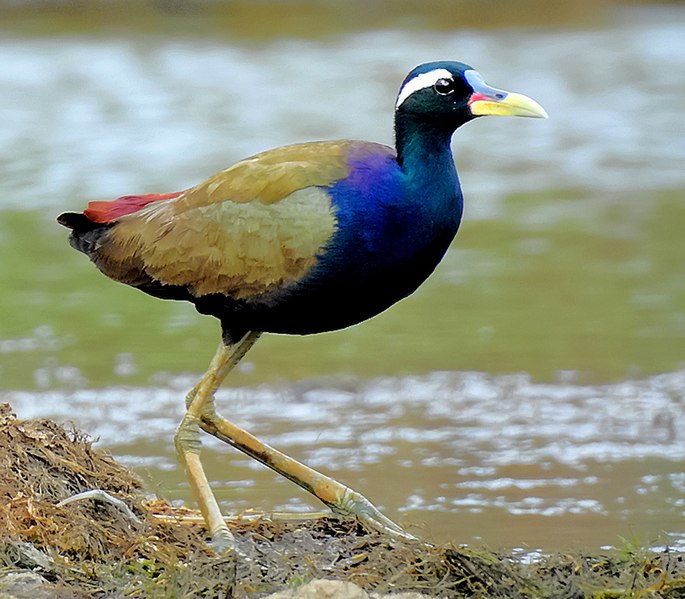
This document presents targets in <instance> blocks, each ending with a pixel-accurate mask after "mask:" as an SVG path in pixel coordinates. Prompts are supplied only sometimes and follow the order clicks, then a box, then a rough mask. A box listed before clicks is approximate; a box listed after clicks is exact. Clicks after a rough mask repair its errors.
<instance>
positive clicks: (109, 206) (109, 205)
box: [83, 191, 183, 224]
mask: <svg viewBox="0 0 685 599" xmlns="http://www.w3.org/2000/svg"><path fill="white" fill-rule="evenodd" d="M182 193H183V192H182V191H177V192H174V193H148V194H146V195H142V196H121V197H120V198H117V199H116V200H109V201H97V202H88V208H86V209H85V210H84V211H83V214H85V215H86V216H87V217H88V218H89V219H90V220H92V221H93V222H94V223H102V224H107V223H111V222H113V221H115V220H117V219H118V218H119V217H121V216H124V215H126V214H133V213H134V212H138V210H140V209H141V208H144V207H145V206H147V205H148V204H150V203H151V202H158V201H159V200H171V199H173V198H177V197H178V196H180V195H181V194H182Z"/></svg>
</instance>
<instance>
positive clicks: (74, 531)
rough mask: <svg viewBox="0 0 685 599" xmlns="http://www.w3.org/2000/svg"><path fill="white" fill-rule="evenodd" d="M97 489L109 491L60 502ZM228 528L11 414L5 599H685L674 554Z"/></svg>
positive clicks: (5, 476)
mask: <svg viewBox="0 0 685 599" xmlns="http://www.w3.org/2000/svg"><path fill="white" fill-rule="evenodd" d="M94 489H97V490H99V491H102V492H103V493H99V494H95V495H93V496H87V497H84V498H82V499H77V500H74V501H71V502H69V503H65V504H60V502H61V501H63V500H64V499H67V498H70V497H73V496H75V495H76V494H78V493H82V492H84V491H91V490H94ZM110 498H114V499H115V500H120V502H122V503H117V502H116V501H112V499H110ZM230 526H231V528H232V530H233V533H234V535H235V536H236V540H237V543H238V547H239V550H240V552H241V556H239V558H238V559H235V560H234V559H232V558H231V557H224V556H218V555H216V554H214V553H213V552H212V550H211V549H210V548H209V547H208V546H207V545H206V542H205V531H204V529H203V528H202V525H201V524H200V523H199V519H198V514H197V513H196V512H195V511H193V510H190V509H187V508H179V507H174V506H171V505H169V504H168V503H167V502H165V501H164V500H161V499H158V498H151V497H150V496H149V495H147V494H146V492H145V490H144V489H143V488H142V485H141V483H140V481H139V480H138V479H137V478H136V476H135V475H133V474H132V473H131V472H129V471H128V470H127V469H125V468H124V467H122V466H121V465H119V464H118V463H117V462H116V461H115V460H114V459H113V458H112V457H111V456H109V455H107V454H106V453H104V452H102V451H99V450H95V449H93V447H92V446H91V442H90V440H89V438H88V437H87V436H86V435H84V434H83V433H81V432H79V431H76V430H65V429H64V428H62V427H60V426H59V425H57V424H56V423H54V422H52V421H49V420H28V421H19V420H17V419H16V418H15V416H14V415H13V414H12V412H11V408H10V407H9V406H8V405H6V404H5V405H3V406H2V408H1V409H0V596H1V597H3V599H4V598H5V597H7V598H11V597H31V599H40V598H42V597H46V598H47V597H57V598H59V597H65V598H66V597H70V598H71V597H77V598H80V597H236V598H242V597H268V596H271V597H273V599H294V598H306V597H330V598H337V599H352V598H357V599H365V598H367V597H370V598H380V597H386V596H387V595H389V596H392V597H397V598H398V599H399V598H404V599H409V598H410V597H416V596H417V594H418V596H428V597H450V598H452V597H569V598H570V597H574V598H575V597H578V598H579V597H596V598H599V597H685V563H683V559H684V558H683V556H682V555H681V554H678V553H672V552H663V553H659V554H655V553H653V552H648V551H644V550H642V549H641V548H639V547H628V546H626V547H624V548H623V550H621V551H617V552H613V553H606V554H601V555H599V554H597V555H585V554H575V555H570V554H568V555H563V554H559V555H550V556H544V557H540V558H536V559H535V560H531V559H530V556H527V557H526V558H521V557H520V556H519V557H516V556H512V555H503V554H496V553H491V552H489V551H486V550H484V549H480V548H465V547H458V546H456V545H453V546H442V547H435V546H431V545H426V544H424V543H421V542H418V541H415V542H412V541H404V540H397V539H392V538H388V537H385V536H383V535H380V534H379V533H376V532H374V531H369V530H366V529H364V528H363V527H361V526H360V525H359V524H358V523H357V522H356V521H354V520H349V519H339V518H334V517H330V518H329V517H326V518H317V519H305V518H300V519H298V520H278V519H272V518H269V517H268V516H259V517H255V516H254V515H252V516H250V517H247V516H244V517H241V518H235V519H232V520H231V522H230ZM324 579H325V580H324ZM407 593H409V594H407Z"/></svg>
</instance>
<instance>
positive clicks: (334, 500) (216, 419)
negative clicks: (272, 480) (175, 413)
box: [182, 333, 413, 538]
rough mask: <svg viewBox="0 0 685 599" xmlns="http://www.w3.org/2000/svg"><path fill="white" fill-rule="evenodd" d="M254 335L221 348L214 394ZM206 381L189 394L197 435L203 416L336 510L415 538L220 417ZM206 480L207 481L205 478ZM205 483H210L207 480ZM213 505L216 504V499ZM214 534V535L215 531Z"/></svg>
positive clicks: (208, 425)
mask: <svg viewBox="0 0 685 599" xmlns="http://www.w3.org/2000/svg"><path fill="white" fill-rule="evenodd" d="M250 335H255V334H254V333H251V334H248V335H246V336H245V337H244V338H243V339H242V340H241V341H240V342H238V344H236V345H235V346H234V349H233V350H232V351H231V350H225V349H222V348H221V347H220V348H219V350H218V351H217V354H216V356H215V357H214V361H213V362H212V366H210V369H209V371H208V372H207V374H206V375H205V378H207V377H210V374H211V373H212V372H215V371H216V372H217V373H219V374H221V378H219V376H218V375H211V380H212V381H215V382H213V383H212V386H211V393H212V394H213V392H214V391H215V390H216V388H217V387H218V385H219V384H220V382H221V380H222V379H223V377H225V376H226V374H228V372H229V371H230V370H231V368H233V366H235V365H236V364H237V363H238V361H239V360H240V358H242V357H243V356H244V355H245V353H246V352H247V350H248V349H249V348H250V347H251V346H252V345H253V344H254V342H255V341H256V340H257V337H258V335H256V336H254V337H251V336H250ZM228 352H230V353H228ZM215 362H217V363H219V362H220V363H221V366H217V367H215V368H214V370H213V367H214V363H215ZM204 381H205V379H204V378H203V380H202V381H200V383H199V384H198V385H196V387H195V388H194V389H193V390H192V391H191V392H190V394H189V396H188V401H189V408H188V414H187V415H186V418H191V419H192V422H193V429H192V431H193V435H196V434H197V424H198V421H197V419H198V418H199V419H200V420H199V426H200V427H201V428H202V430H204V431H205V432H207V433H209V434H211V435H213V436H215V437H216V438H218V439H220V440H222V441H224V442H226V443H228V444H229V445H232V446H233V447H235V448H236V449H239V450H240V451H242V452H243V453H245V454H247V455H249V456H250V457H252V458H254V459H256V460H258V461H259V462H261V463H262V464H264V465H265V466H268V467H269V468H271V469H272V470H274V471H275V472H278V473H279V474H281V475H282V476H285V477H286V478H288V479H289V480H291V481H293V482H294V483H296V484H297V485H299V486H300V487H302V488H303V489H305V490H306V491H308V492H310V493H312V494H313V495H314V496H316V497H317V498H319V499H320V500H321V501H322V502H323V503H324V504H326V505H327V506H329V507H330V508H331V509H332V510H333V511H334V512H337V513H340V514H347V515H354V516H357V517H358V518H359V519H360V520H362V521H363V522H365V523H367V524H369V525H370V526H372V527H374V528H376V529H379V530H381V531H383V532H386V533H388V534H392V535H395V536H401V537H405V538H413V537H412V536H411V535H410V534H408V533H407V532H405V531H404V530H403V529H402V528H401V527H400V526H398V525H397V524H395V523H394V522H393V521H392V520H390V519H389V518H387V517H386V516H384V515H383V514H382V513H381V512H380V510H378V508H376V507H375V506H374V505H373V504H372V503H371V502H370V501H369V500H368V499H366V497H364V496H363V495H361V494H360V493H358V492H357V491H354V490H353V489H350V488H349V487H346V486H345V485H343V484H342V483H340V482H338V481H336V480H335V479H332V478H330V477H328V476H326V475H324V474H321V473H320V472H317V471H316V470H314V469H312V468H310V467H309V466H306V465H304V464H302V463H300V462H298V461H297V460H294V459H293V458H291V457H289V456H287V455H285V454H284V453H281V452H280V451H278V450H276V449H274V448H272V447H270V446H268V445H266V444H265V443H262V442H261V441H260V440H259V439H257V438H256V437H254V436H253V435H251V434H250V433H248V432H247V431H246V430H244V429H242V428H240V427H239V426H236V425H235V424H233V423H232V422H230V421H229V420H226V419H225V418H223V417H222V416H220V415H219V414H218V413H217V412H216V409H215V406H214V401H213V397H212V395H211V394H210V393H208V392H205V390H204V386H203V384H204ZM182 426H183V425H182ZM198 450H199V440H198ZM195 456H197V453H195V454H194V455H193V459H197V458H196V457H195ZM186 463H187V462H186ZM197 463H198V469H200V467H199V459H198V461H197ZM201 474H202V477H204V473H203V472H202V473H201ZM198 478H199V477H198ZM203 480H204V481H206V479H205V478H203ZM203 484H205V485H206V482H205V483H203ZM204 488H205V487H203V489H204ZM206 491H207V493H208V494H209V495H211V492H209V487H208V485H206ZM196 494H197V495H198V501H202V500H201V499H199V498H200V493H198V492H196ZM212 500H213V497H212ZM205 505H207V503H205ZM213 505H216V501H213ZM201 506H202V503H201ZM205 509H207V508H206V507H205V508H203V514H204V513H205V511H204V510H205ZM216 512H217V513H218V507H217V508H216ZM205 519H207V520H208V516H207V515H205ZM208 522H209V520H208ZM212 522H216V523H217V524H216V526H217V527H218V520H212ZM211 526H214V525H211ZM214 530H219V528H216V529H215V528H212V531H214ZM226 532H228V530H226ZM212 534H213V535H214V532H213V533H212Z"/></svg>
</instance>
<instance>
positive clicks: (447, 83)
mask: <svg viewBox="0 0 685 599" xmlns="http://www.w3.org/2000/svg"><path fill="white" fill-rule="evenodd" d="M433 89H435V91H436V92H437V93H439V94H440V95H441V96H446V95H448V94H451V93H452V92H453V91H454V79H438V80H437V81H436V82H435V85H434V86H433Z"/></svg>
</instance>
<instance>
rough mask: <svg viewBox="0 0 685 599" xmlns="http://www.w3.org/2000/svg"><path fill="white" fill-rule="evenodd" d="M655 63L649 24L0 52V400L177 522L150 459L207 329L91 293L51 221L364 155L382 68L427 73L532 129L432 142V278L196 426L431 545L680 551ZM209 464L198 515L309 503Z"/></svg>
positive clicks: (673, 297)
mask: <svg viewBox="0 0 685 599" xmlns="http://www.w3.org/2000/svg"><path fill="white" fill-rule="evenodd" d="M683 39H685V11H684V10H683V9H682V8H678V7H672V8H668V9H661V8H659V9H655V8H652V9H631V10H627V11H626V10H621V11H618V12H615V13H611V14H610V15H609V17H608V18H607V19H606V20H603V21H601V22H598V23H593V25H592V27H590V28H587V29H582V28H577V27H574V28H571V27H567V28H561V29H553V30H552V29H549V30H545V29H535V30H533V29H505V30H497V31H476V30H468V31H467V30H455V31H449V32H445V31H440V32H431V31H426V30H417V31H412V30H411V29H405V30H393V29H385V30H382V31H373V32H361V33H360V32H351V33H348V34H339V35H335V36H332V37H330V38H329V39H326V40H324V41H312V40H301V39H297V38H289V39H282V38H278V39H273V40H270V41H265V42H260V43H255V42H254V41H252V42H251V41H245V40H235V39H217V38H216V37H212V38H211V39H201V38H199V37H193V36H192V35H186V36H184V37H183V38H172V37H169V36H165V35H157V36H146V35H142V34H130V35H117V36H114V35H104V36H99V35H95V34H90V35H76V34H69V35H67V34H59V33H54V32H53V33H52V34H51V35H47V36H43V37H36V36H26V35H23V34H22V35H20V34H19V33H16V32H12V31H10V30H5V31H3V32H2V34H1V35H0V123H1V124H2V125H1V126H0V149H1V150H0V191H1V192H2V193H0V197H1V199H0V287H1V288H2V293H1V294H0V314H1V315H2V317H1V318H0V400H3V401H10V402H12V404H13V405H14V407H15V409H16V410H17V412H18V413H19V415H20V416H22V417H33V416H50V417H55V418H58V419H60V420H68V419H73V420H74V421H75V422H76V423H77V424H78V425H79V426H81V427H84V428H86V429H87V430H89V431H91V432H92V433H93V434H95V435H97V436H98V437H99V438H100V441H99V444H100V445H101V446H104V447H108V448H110V449H111V450H112V451H113V452H114V453H115V454H116V455H118V456H120V457H121V458H122V459H124V460H126V461H127V462H128V463H129V464H132V465H134V466H135V467H137V468H138V470H139V472H141V473H142V474H143V476H145V477H146V480H148V482H149V485H150V488H151V489H154V490H158V491H159V492H160V493H162V494H163V495H165V496H167V497H170V498H178V499H187V498H188V495H189V494H188V490H187V487H186V485H185V483H184V478H183V475H182V473H181V472H179V470H178V468H177V466H176V462H175V459H174V455H173V448H172V443H171V436H172V434H173V430H174V428H175V425H176V422H177V421H178V419H179V417H180V414H181V406H182V397H183V394H184V391H185V390H186V389H187V388H189V387H190V386H192V383H193V382H194V380H195V379H196V378H197V376H198V374H199V373H200V372H201V371H202V369H203V368H204V367H205V366H206V363H207V362H208V360H209V357H210V355H211V353H212V351H213V349H214V346H215V344H216V343H217V341H218V330H217V326H216V324H215V323H213V322H212V321H211V320H209V319H206V318H202V317H199V316H197V315H195V314H194V312H193V311H192V309H191V308H190V307H188V306H183V305H180V304H173V303H164V302H161V301H156V300H153V299H151V298H146V297H144V296H142V294H137V293H135V292H134V291H131V290H128V289H125V288H123V287H121V286H116V285H114V284H112V283H110V282H108V281H107V280H105V279H104V277H102V276H99V275H98V273H97V272H95V271H94V270H93V269H92V268H91V267H90V266H89V265H88V264H87V263H86V262H85V260H83V259H82V257H81V256H78V255H76V254H75V253H74V252H72V251H71V250H70V249H69V248H68V247H67V246H66V244H65V242H64V234H63V233H62V231H60V230H58V227H57V226H56V225H54V223H53V218H54V215H55V214H56V213H58V212H59V211H60V210H62V209H65V208H77V207H79V206H81V205H82V204H83V201H84V198H98V197H112V196H116V195H121V194H125V193H131V192H151V191H169V190H174V189H182V188H184V187H186V186H188V185H191V184H192V183H194V182H196V181H198V180H200V179H202V178H203V177H204V176H206V175H209V174H211V173H212V172H214V171H216V170H218V169H220V168H223V167H224V166H226V165H227V164H230V163H231V162H232V161H234V160H237V159H239V158H241V157H243V156H245V155H248V154H251V153H254V152H256V151H259V150H262V149H265V148H267V147H271V146H275V145H278V144H283V143H288V142H293V141H301V140H308V139H317V138H336V137H360V138H367V139H374V140H379V141H383V142H387V143H389V142H391V140H392V135H391V107H392V103H393V97H394V94H395V93H396V88H397V85H398V83H399V81H400V80H401V79H402V77H403V76H404V74H405V72H406V70H407V69H408V68H409V67H410V66H413V65H414V64H415V63H418V62H421V61H422V60H428V59H432V58H436V57H454V58H458V59H462V60H465V61H468V62H470V63H472V64H473V65H475V66H477V68H479V70H480V71H481V72H482V73H483V74H484V75H485V77H486V79H487V80H488V81H490V82H491V83H493V84H495V85H497V86H500V87H506V88H509V89H515V90H517V91H522V92H525V93H528V94H530V95H532V96H534V97H536V98H537V99H538V100H540V102H541V103H542V104H543V105H544V106H545V107H546V108H547V109H548V112H549V113H550V116H551V118H550V120H549V121H548V122H540V121H525V120H522V119H490V120H481V121H479V122H476V123H472V124H470V125H468V126H467V127H465V128H464V129H463V130H462V131H459V132H458V134H457V136H456V138H455V144H454V150H455V157H456V160H457V164H458V167H459V170H460V174H461V178H462V184H463V187H464V191H465V194H466V198H467V206H466V216H465V222H464V225H463V227H462V230H461V231H460V233H459V236H458V238H457V240H456V242H455V244H454V246H453V248H452V249H451V251H450V252H449V254H448V256H447V257H446V259H445V260H444V262H443V264H442V265H441V267H440V268H439V269H438V271H437V272H436V273H435V275H434V277H433V278H432V279H431V280H430V281H429V282H428V283H427V284H426V285H425V286H424V288H423V289H422V290H421V291H420V292H418V293H417V294H416V295H415V296H414V297H412V298H410V299H408V300H406V301H405V302H403V303H402V304H400V305H398V306H396V307H395V308H394V309H393V310H391V311H389V312H387V313H386V314H383V315H381V316H380V317H378V318H376V319H374V320H373V321H371V322H369V323H366V324H364V325H362V326H359V327H356V328H353V329H350V330H347V331H342V332H339V333H335V334H329V335H321V336H316V337H312V338H307V339H299V338H283V337H270V338H265V339H263V340H262V341H260V343H259V344H258V345H257V347H256V348H255V349H254V350H253V351H252V352H251V353H250V354H249V355H248V358H247V359H246V361H245V363H244V364H243V365H241V368H240V372H238V373H236V375H235V376H234V377H233V385H234V388H233V389H227V390H224V391H222V392H221V394H220V395H219V398H218V399H219V403H220V406H221V409H222V411H223V412H224V413H225V414H227V415H230V416H231V417H232V418H234V419H235V420H236V421H237V422H239V423H241V424H243V425H245V426H246V427H247V428H249V429H250V430H251V431H252V432H254V433H256V434H258V435H260V436H262V437H263V438H264V439H265V440H267V441H268V442H270V443H271V444H273V445H276V446H278V447H281V448H282V449H285V450H286V451H288V452H291V453H293V454H294V455H296V456H297V457H300V458H302V459H305V460H307V461H309V462H310V463H311V464H312V465H314V466H316V467H319V468H321V469H323V470H325V471H327V472H329V473H334V474H335V475H337V476H339V477H340V478H341V479H342V480H344V481H345V482H347V483H348V484H350V485H351V486H353V487H355V488H357V489H358V490H360V491H362V492H364V493H365V494H366V495H368V496H369V497H370V498H371V499H373V500H374V501H375V502H376V503H378V504H380V505H382V506H383V507H384V508H385V509H386V510H387V511H388V513H389V514H390V515H391V516H393V517H396V518H397V519H399V520H400V521H402V522H404V523H406V524H408V525H409V526H410V527H418V529H419V530H420V531H422V534H424V535H426V536H428V537H432V538H435V539H437V540H445V539H448V538H449V539H452V540H457V541H463V542H471V541H473V540H474V539H476V538H478V539H481V540H483V541H484V542H486V543H488V544H491V545H494V546H500V545H505V546H509V547H513V546H523V547H526V548H542V549H554V548H562V547H568V546H578V547H587V546H593V547H597V546H599V545H604V544H616V543H618V542H619V539H618V536H619V535H621V536H623V537H630V536H631V535H633V534H634V535H636V536H637V537H638V538H639V540H640V542H643V543H647V544H650V543H651V544H662V545H663V544H669V545H675V546H679V547H681V548H682V547H683V546H684V545H685V541H683V537H682V534H681V533H683V531H684V530H685V526H683V524H682V523H683V521H684V520H683V518H684V517H685V479H684V476H685V474H684V472H685V469H684V468H683V461H684V459H685V455H684V454H685V438H684V436H683V435H684V433H683V431H684V430H685V379H684V377H683V372H684V370H685V266H683V260H682V256H683V255H684V254H685V242H684V241H683V235H682V223H683V222H685V201H684V200H685V197H684V196H685V175H684V174H683V169H682V165H683V159H685V145H683V136H682V134H681V133H679V131H681V130H682V114H681V110H680V107H681V104H682V103H681V101H680V98H682V95H683V93H685V81H684V80H683V78H682V77H681V76H679V74H680V73H682V72H683V70H684V68H685V52H683V50H684V49H685V48H684V47H683V46H684V45H685V44H684V43H683V41H682V40H683ZM208 448H209V449H208V450H207V452H206V461H207V464H208V469H209V473H210V476H211V478H212V479H213V480H214V481H215V488H216V491H217V494H218V496H219V497H220V500H221V501H222V503H223V505H224V507H225V510H226V511H236V510H243V509H249V508H252V507H254V508H258V509H264V510H273V509H289V510H302V509H308V507H309V506H311V505H315V504H312V503H311V502H310V501H309V499H308V498H306V497H305V496H304V494H303V493H301V492H300V491H299V490H297V489H296V488H294V487H293V486H292V485H291V484H290V483H287V482H285V481H280V480H279V479H276V478H275V477H273V476H272V475H271V474H270V473H268V472H266V471H264V470H263V469H262V468H261V467H259V466H257V465H255V464H253V463H251V462H249V461H248V460H246V459H244V458H242V457H241V456H237V455H235V454H234V453H233V452H232V451H230V450H228V449H225V448H223V447H219V446H217V445H216V444H214V443H208Z"/></svg>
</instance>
